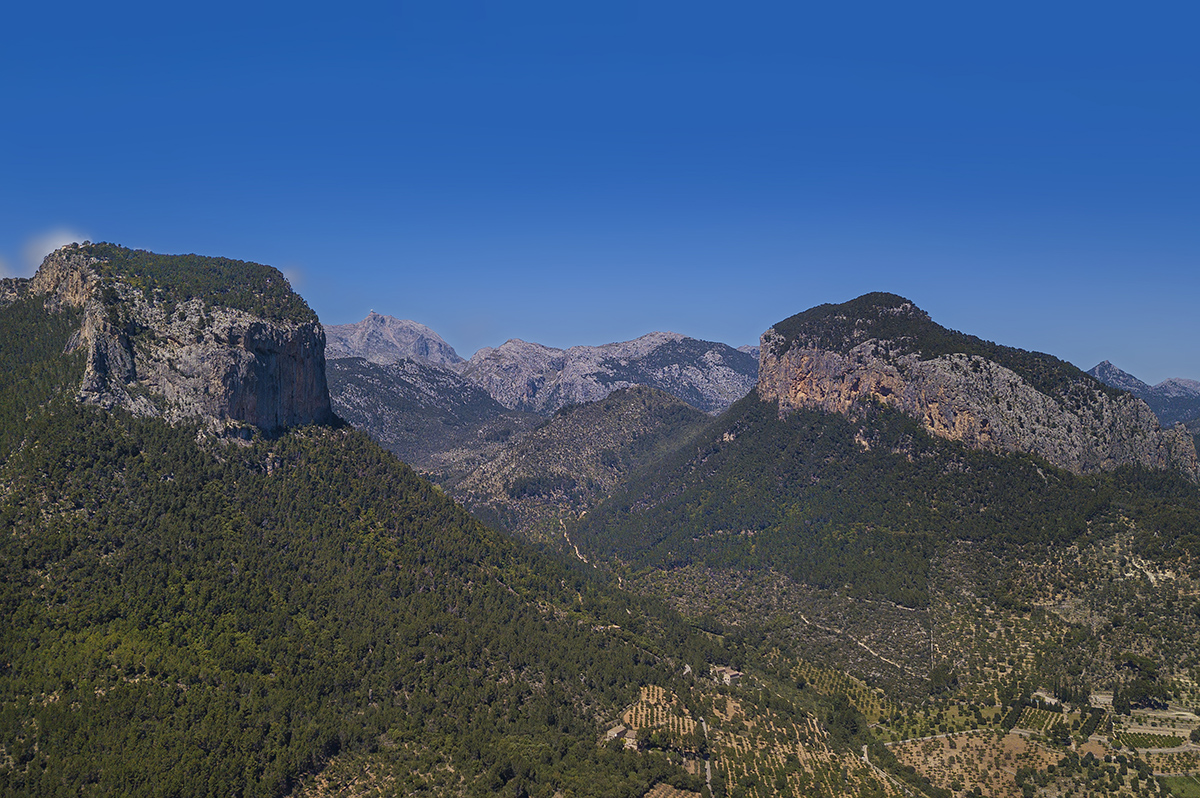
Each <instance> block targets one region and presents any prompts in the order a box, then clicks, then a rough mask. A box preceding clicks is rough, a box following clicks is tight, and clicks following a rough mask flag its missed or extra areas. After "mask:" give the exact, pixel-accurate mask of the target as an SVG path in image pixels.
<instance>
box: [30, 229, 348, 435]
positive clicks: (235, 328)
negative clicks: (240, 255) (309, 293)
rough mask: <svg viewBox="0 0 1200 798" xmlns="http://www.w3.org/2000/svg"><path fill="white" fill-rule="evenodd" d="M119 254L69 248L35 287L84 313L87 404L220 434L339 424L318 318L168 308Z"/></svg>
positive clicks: (200, 305)
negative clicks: (118, 260) (196, 422)
mask: <svg viewBox="0 0 1200 798" xmlns="http://www.w3.org/2000/svg"><path fill="white" fill-rule="evenodd" d="M113 251H118V250H117V249H116V248H113V247H111V245H107V246H106V247H105V248H94V247H91V246H89V245H84V246H70V247H64V248H63V249H60V250H58V251H57V252H54V253H51V254H50V255H49V256H47V258H46V260H45V261H44V262H43V264H42V266H41V268H40V269H39V270H38V273H37V274H36V275H35V276H34V277H33V279H32V280H31V282H30V285H29V290H30V291H31V292H32V293H34V294H39V295H44V296H45V297H46V306H47V308H48V309H54V308H56V307H60V306H63V305H70V306H73V307H76V308H81V309H82V310H83V323H82V326H81V327H80V330H79V332H78V333H77V334H76V335H75V336H74V338H73V340H72V343H71V348H72V350H79V349H82V350H84V351H85V352H86V357H87V365H86V368H85V371H84V374H83V378H82V380H81V382H80V386H79V399H80V401H82V402H85V403H88V404H96V405H101V406H105V407H113V406H121V407H125V408H127V409H128V410H130V411H132V412H133V413H135V414H138V415H152V416H162V417H164V418H166V419H168V420H170V421H179V420H184V419H192V418H200V419H206V420H209V421H211V422H213V423H215V424H216V425H217V426H218V427H220V428H224V427H227V426H236V425H237V424H249V425H253V426H256V427H259V428H261V429H264V430H268V431H271V430H277V429H280V428H283V427H289V426H296V425H301V424H308V423H313V422H326V421H328V420H330V419H331V418H332V412H331V410H330V404H329V391H328V388H327V386H326V382H325V355H324V347H325V336H324V333H323V331H322V329H321V325H320V324H319V323H318V322H317V321H316V319H315V317H313V316H311V311H310V312H309V313H308V314H307V316H309V317H310V318H303V319H300V320H285V319H267V318H263V317H262V316H260V315H257V314H255V313H253V312H249V311H247V310H244V309H239V308H235V307H229V306H223V305H220V304H213V303H211V301H210V300H209V299H208V298H205V297H200V296H194V297H190V298H187V299H183V300H182V301H166V300H164V299H163V298H162V291H161V290H158V291H156V290H154V289H151V288H149V287H148V286H147V283H146V280H145V279H144V278H143V277H142V276H141V275H131V274H127V273H123V272H122V270H121V269H120V268H116V267H114V266H113V265H112V263H111V259H110V258H108V257H106V255H108V254H110V253H111V252H113ZM126 252H127V251H126ZM143 254H144V253H143ZM156 257H158V258H160V260H161V259H163V257H164V256H156ZM166 260H167V261H168V262H167V264H166V265H167V267H168V268H169V267H170V263H169V259H166ZM198 260H200V259H195V258H193V259H192V261H191V262H190V264H191V265H190V267H191V268H195V266H194V264H195V263H196V262H197V261H198ZM224 263H236V262H224ZM256 268H257V269H259V270H262V269H266V268H267V267H256ZM271 271H273V270H271ZM275 274H276V275H277V277H278V280H280V281H282V280H283V277H282V275H278V273H275ZM283 285H286V283H283ZM253 289H254V287H253V286H251V287H250V290H251V293H252V291H253Z"/></svg>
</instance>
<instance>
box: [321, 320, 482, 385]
mask: <svg viewBox="0 0 1200 798" xmlns="http://www.w3.org/2000/svg"><path fill="white" fill-rule="evenodd" d="M325 336H326V341H327V346H326V349H325V355H326V357H328V358H329V359H330V360H333V359H335V358H344V357H361V358H363V359H365V360H369V361H371V362H372V363H380V364H388V363H396V362H398V361H401V360H404V359H406V358H407V359H411V360H417V361H421V362H423V363H432V364H433V365H435V366H441V367H442V368H447V369H450V370H451V371H461V370H462V366H463V365H464V364H465V363H466V361H465V360H463V359H462V358H461V357H459V356H458V353H457V352H455V351H454V347H452V346H450V344H448V343H446V342H445V341H444V340H442V337H441V336H440V335H438V334H437V333H435V332H434V331H433V330H431V329H429V328H428V327H426V326H425V325H424V324H419V323H417V322H415V321H409V320H407V319H397V318H393V317H392V316H384V315H382V314H379V313H376V312H375V311H371V312H370V313H369V314H368V315H367V317H366V318H365V319H363V320H362V321H360V322H357V323H356V324H331V325H328V326H326V327H325Z"/></svg>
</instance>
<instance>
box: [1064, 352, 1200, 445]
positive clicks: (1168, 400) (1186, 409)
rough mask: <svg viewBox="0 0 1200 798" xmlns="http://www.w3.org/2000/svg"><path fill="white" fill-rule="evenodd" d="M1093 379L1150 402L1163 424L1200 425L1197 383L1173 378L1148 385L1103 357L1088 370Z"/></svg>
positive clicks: (1198, 383)
mask: <svg viewBox="0 0 1200 798" xmlns="http://www.w3.org/2000/svg"><path fill="white" fill-rule="evenodd" d="M1088 374H1091V375H1092V376H1093V377H1095V378H1096V379H1098V380H1100V381H1101V382H1103V383H1105V384H1106V385H1111V386H1113V387H1114V388H1120V389H1121V390H1123V391H1129V392H1130V393H1131V394H1133V395H1134V396H1136V397H1137V398H1138V399H1141V400H1142V401H1143V402H1145V403H1146V404H1148V405H1150V409H1151V410H1153V411H1154V414H1155V415H1156V416H1158V420H1159V422H1160V423H1162V425H1163V426H1164V427H1169V426H1174V425H1175V424H1177V423H1180V422H1182V423H1184V424H1186V425H1187V426H1188V428H1189V429H1191V428H1193V427H1195V426H1198V425H1200V382H1197V381H1196V380H1186V379H1182V378H1180V377H1172V378H1171V379H1166V380H1163V381H1162V382H1160V383H1159V384H1158V385H1154V386H1150V385H1147V384H1146V383H1144V382H1142V381H1141V380H1139V379H1138V378H1137V377H1134V376H1133V375H1132V374H1129V373H1127V372H1125V371H1122V370H1121V369H1119V368H1117V367H1116V366H1114V365H1113V364H1112V363H1110V362H1108V361H1107V360H1105V361H1104V362H1103V363H1100V364H1098V365H1097V366H1096V367H1095V368H1093V369H1092V370H1091V371H1089V372H1088Z"/></svg>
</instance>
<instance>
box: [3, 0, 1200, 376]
mask: <svg viewBox="0 0 1200 798" xmlns="http://www.w3.org/2000/svg"><path fill="white" fill-rule="evenodd" d="M10 6H18V4H10ZM1198 8H1200V7H1197V6H1196V5H1195V4H1194V3H1156V4H1145V5H1143V6H1134V5H1131V4H1128V3H1120V4H1118V3H1106V2H1091V3H1086V4H1085V3H1044V2H1042V3H1037V4H1033V3H993V4H981V3H962V2H956V3H938V4H930V3H895V2H887V3H855V2H847V3H828V2H825V3H820V4H817V3H812V4H804V3H795V2H789V3H784V2H778V3H737V4H734V3H720V4H717V3H705V2H687V3H683V2H678V3H674V2H672V3H665V2H664V3H654V2H619V1H618V2H611V1H610V2H605V3H569V2H566V3H564V2H554V3H549V2H547V3H525V2H519V0H516V1H515V2H509V3H499V2H489V3H482V2H479V3H460V2H454V0H445V1H444V2H436V3H434V2H423V3H408V2H397V3H390V4H322V5H319V6H317V5H312V6H307V5H305V4H295V3H290V4H272V5H263V4H255V3H246V2H240V3H222V2H215V3H214V2H208V3H189V4H178V3H161V2H156V3H152V4H151V3H145V4H129V3H120V2H118V3H115V4H102V3H89V4H86V5H85V4H74V3H58V4H34V3H28V2H27V3H21V4H19V7H6V9H5V11H4V12H0V20H3V24H0V101H2V103H3V105H2V106H0V107H2V108H3V110H4V113H3V116H2V117H0V153H3V156H2V158H0V258H2V259H3V261H4V266H3V268H4V269H5V270H6V271H7V272H9V273H27V272H28V269H29V268H30V267H29V265H28V260H27V256H28V254H29V252H31V251H36V250H37V249H38V247H37V244H38V242H41V241H45V240H50V239H53V238H54V237H55V236H60V235H68V236H71V237H79V238H90V239H92V240H97V241H99V240H107V241H114V242H117V243H121V244H125V245H127V246H133V247H142V248H146V249H151V250H155V251H159V252H172V253H182V252H199V253H203V254H210V255H223V256H228V257H236V258H243V259H247V260H256V261H260V262H264V263H269V264H272V265H274V266H278V267H280V268H282V269H284V270H285V271H286V272H287V273H288V274H289V275H292V276H293V278H294V280H293V282H294V284H295V286H296V288H297V289H298V290H299V291H300V293H301V294H303V295H304V296H305V297H306V298H307V299H308V301H309V303H310V304H311V305H312V306H313V307H314V308H315V309H316V311H317V312H318V313H319V314H320V316H321V318H322V320H323V321H325V322H326V323H333V324H338V323H346V322H350V321H356V320H358V319H361V318H362V317H363V316H364V315H366V313H367V311H368V310H369V309H374V310H377V311H379V312H381V313H387V314H391V315H395V316H399V317H402V318H412V319H416V320H418V321H421V322H423V323H425V324H428V325H429V326H431V327H433V328H434V329H435V330H437V331H439V332H440V333H441V334H442V335H443V337H445V338H446V339H447V340H448V341H449V342H450V343H451V344H452V345H454V346H455V347H456V348H457V349H458V350H459V352H460V353H461V354H464V355H469V354H470V353H471V352H473V351H474V350H475V349H476V348H478V347H480V346H487V345H493V346H494V345H498V344H499V343H501V342H502V341H503V340H505V339H506V338H508V337H520V338H524V339H526V340H534V341H539V342H542V343H546V344H551V345H556V346H567V345H571V344H577V343H586V344H598V343H604V342H607V341H614V340H624V339H628V338H632V337H634V336H637V335H640V334H643V333H645V332H648V331H650V330H655V329H671V330H676V331H678V332H682V333H686V334H689V335H693V336H697V337H701V338H707V339H713V340H721V341H726V342H728V343H731V344H734V345H738V344H744V343H751V342H756V341H757V338H758V335H759V334H760V333H761V332H762V331H763V330H764V329H766V328H767V327H768V326H770V325H771V324H772V323H773V322H775V321H778V320H779V319H782V318H784V317H786V316H789V315H791V314H793V313H796V312H799V311H801V310H804V309H807V308H808V307H811V306H812V305H815V304H818V303H821V302H839V301H843V300H846V299H849V298H852V297H854V296H856V295H858V294H861V293H864V292H867V291H872V290H886V291H894V292H896V293H900V294H903V295H905V296H908V297H910V298H911V299H913V300H914V301H915V302H917V304H919V305H920V306H922V307H924V308H925V309H926V310H928V311H929V312H930V313H931V314H932V315H933V317H934V319H935V320H937V321H939V322H941V323H943V324H945V325H947V326H950V327H954V328H956V329H961V330H964V331H967V332H971V333H974V334H976V335H980V336H982V337H985V338H989V339H992V340H996V341H999V342H1001V343H1005V344H1010V345H1014V346H1020V347H1024V348H1027V349H1038V350H1042V351H1049V352H1052V353H1054V354H1056V355H1058V356H1060V357H1063V358H1065V359H1067V360H1070V361H1071V362H1073V363H1075V364H1076V365H1078V366H1080V367H1082V368H1090V367H1091V366H1092V365H1094V364H1095V363H1096V362H1098V361H1099V360H1102V359H1105V358H1108V359H1111V360H1112V361H1113V362H1115V363H1116V364H1117V365H1119V366H1121V367H1123V368H1125V369H1126V370H1128V371H1130V372H1132V373H1134V374H1135V375H1137V376H1138V377H1141V378H1142V379H1144V380H1147V381H1149V382H1156V381H1158V380H1160V379H1163V378H1165V377H1169V376H1184V377H1192V378H1198V379H1200V312H1198V307H1197V306H1198V305H1200V47H1198V46H1197V44H1196V39H1195V36H1196V31H1197V29H1200V25H1198V24H1197V23H1198V22H1200V11H1198V10H1197V9H1198Z"/></svg>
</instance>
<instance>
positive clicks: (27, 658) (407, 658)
mask: <svg viewBox="0 0 1200 798" xmlns="http://www.w3.org/2000/svg"><path fill="white" fill-rule="evenodd" d="M39 299H40V298H39ZM71 321H72V316H71V315H70V313H69V312H64V313H62V314H61V315H60V314H59V313H54V312H47V311H46V310H44V309H43V308H42V307H41V305H40V302H39V301H36V300H28V299H27V300H20V301H17V302H16V303H13V304H10V305H9V306H7V307H5V308H3V309H0V326H2V327H3V330H4V331H5V332H6V333H9V334H6V335H4V336H3V337H0V347H2V351H0V357H2V359H3V363H4V364H5V365H6V367H7V369H8V371H7V374H8V375H10V376H9V379H10V380H11V382H10V383H6V391H5V392H4V401H5V405H4V408H3V412H4V414H5V416H4V417H5V418H6V419H19V421H18V422H17V423H15V424H12V425H8V424H6V426H5V433H6V436H5V449H4V451H3V453H2V454H3V457H4V460H3V464H2V466H0V491H2V493H0V564H2V565H0V567H2V568H3V575H2V577H3V578H2V579H0V606H2V607H3V613H4V617H5V618H6V619H8V622H7V623H5V624H4V625H3V628H2V631H0V661H3V663H4V667H3V669H2V670H0V717H2V718H3V720H2V722H0V751H2V755H0V792H2V793H4V794H9V795H18V794H31V795H80V794H92V795H151V794H154V795H214V796H215V795H222V796H227V795H281V794H284V793H286V792H288V791H289V790H290V789H291V788H292V787H293V786H294V785H295V784H296V783H297V779H299V778H300V777H301V776H303V775H304V774H306V773H312V772H314V771H317V770H319V769H321V768H322V767H323V766H325V764H326V763H327V762H328V761H329V760H330V758H331V757H334V756H337V755H339V754H342V755H356V754H357V755H365V754H370V753H371V752H377V751H381V750H382V751H386V752H388V755H387V758H386V761H387V762H388V763H389V767H392V768H394V772H395V773H398V774H403V778H404V779H405V781H403V782H402V784H401V785H399V787H398V789H399V791H400V792H410V791H412V790H415V789H418V788H420V786H421V785H422V784H423V783H427V782H428V783H435V782H439V780H444V779H445V778H446V773H447V772H453V773H454V774H456V775H455V776H454V779H453V790H454V791H455V792H462V793H465V794H492V793H493V792H495V791H496V790H499V789H501V788H502V787H504V788H505V789H507V790H508V791H510V792H516V793H517V794H520V793H522V792H528V793H529V794H531V795H547V796H548V795H550V794H552V793H553V792H554V791H555V790H557V789H560V788H561V789H569V790H570V791H571V792H572V793H574V794H591V795H620V794H625V795H640V794H641V793H643V792H645V790H646V789H648V787H649V786H650V785H651V784H653V783H655V782H656V781H661V780H664V779H667V780H671V779H674V780H681V781H679V783H680V784H688V783H689V782H688V781H687V779H688V777H686V776H685V775H684V774H682V771H680V770H679V769H678V768H677V767H676V766H674V765H671V764H669V763H668V762H667V761H666V759H664V758H663V757H661V756H633V755H628V754H624V753H622V752H620V751H612V750H609V749H607V748H602V747H598V746H597V745H596V735H597V734H598V731H599V724H600V722H601V720H602V719H606V718H609V717H611V716H613V715H615V713H616V712H618V711H619V708H620V707H621V706H623V705H624V704H626V703H628V702H629V701H630V700H631V697H632V696H634V695H635V694H636V692H637V689H638V686H639V685H641V684H645V683H649V682H655V681H658V682H661V681H664V680H670V679H671V678H672V675H673V674H674V673H676V672H677V671H678V668H679V667H681V666H682V664H683V663H691V664H692V667H693V668H695V669H696V670H699V669H701V668H703V667H705V665H704V664H705V662H707V661H708V660H709V659H711V658H712V652H711V651H710V650H709V649H710V648H711V643H710V642H709V641H708V640H707V638H705V637H704V636H703V635H700V634H698V633H695V632H692V631H690V630H689V628H688V627H687V626H685V625H682V624H681V623H680V622H679V620H678V618H677V616H674V615H673V614H672V613H671V612H669V611H666V610H664V609H661V608H656V605H655V604H654V603H653V602H649V601H647V600H641V599H636V598H633V597H631V596H628V595H626V594H621V593H617V592H615V591H612V590H611V589H608V588H606V587H605V586H604V585H603V584H600V583H596V582H594V581H592V580H591V579H589V578H588V577H587V576H586V575H583V574H581V573H577V572H574V571H571V570H569V569H567V568H566V567H564V566H557V565H555V564H554V563H552V562H550V561H548V560H546V559H544V558H541V557H538V556H536V555H533V554H531V553H530V552H528V551H526V550H524V549H522V548H521V547H520V546H518V545H516V544H514V543H512V542H511V541H509V540H507V539H506V538H504V537H502V536H500V535H499V534H497V533H495V532H492V531H490V530H488V529H486V528H485V527H483V526H481V525H479V524H478V523H476V522H475V521H473V520H472V519H471V518H470V517H469V516H468V515H467V514H466V513H465V512H463V511H462V510H461V509H460V508H458V507H457V506H456V505H455V504H454V503H453V502H452V501H451V500H450V499H449V498H447V497H445V496H444V495H443V494H442V493H441V492H440V491H439V490H437V489H436V488H434V487H433V486H432V485H430V484H429V483H428V482H426V481H424V480H422V479H420V478H418V477H417V476H416V475H415V474H414V473H413V472H412V471H411V469H409V468H408V467H407V466H405V465H403V464H401V463H399V462H398V461H397V460H395V459H394V457H393V456H392V455H390V454H389V453H387V452H385V451H383V450H382V449H380V448H379V447H378V446H377V445H376V444H374V443H372V442H371V441H370V440H369V439H368V438H366V436H365V435H363V434H361V433H358V432H354V431H351V430H349V429H346V428H336V427H308V428H303V429H297V430H293V431H291V432H288V433H286V434H283V435H282V436H278V437H275V438H273V439H265V438H262V437H256V438H255V439H254V440H253V441H251V442H232V441H224V440H221V439H218V438H215V437H213V436H212V435H211V434H209V433H208V432H206V431H205V428H204V426H203V424H202V423H200V422H196V423H193V424H177V425H170V424H167V423H166V422H164V421H162V420H161V419H153V418H135V417H133V416H132V415H130V414H129V413H127V412H126V411H123V410H121V409H119V408H118V409H113V410H101V409H97V408H93V407H85V406H82V405H79V404H77V403H76V401H75V398H74V396H73V394H72V393H71V390H70V389H71V385H72V384H73V382H74V381H75V380H77V379H78V371H77V368H78V365H79V364H78V363H77V362H76V361H75V360H74V359H72V358H71V357H68V356H65V355H63V354H62V351H63V345H64V343H65V341H64V338H65V337H66V336H67V335H68V331H69V329H70V326H71ZM73 372H74V373H73ZM8 385H12V386H16V387H24V386H32V387H31V388H29V389H28V390H25V391H24V392H22V393H19V394H18V393H17V392H16V391H15V390H12V389H8V388H7V386H8ZM667 640H670V641H671V643H672V645H671V649H670V650H671V655H672V657H673V659H672V662H675V663H677V664H676V665H671V664H668V663H667V661H666V660H665V659H664V658H663V655H662V654H661V653H657V654H656V653H651V651H652V650H657V651H659V652H662V651H663V650H664V649H663V647H662V643H663V642H665V641H667ZM654 641H658V642H657V643H655V642H654ZM430 761H433V762H434V763H436V765H435V766H430V767H426V765H424V764H422V765H418V764H416V763H418V762H421V763H428V762H430ZM447 767H451V768H453V770H452V771H446V768H447ZM510 782H512V783H511V784H510Z"/></svg>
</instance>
